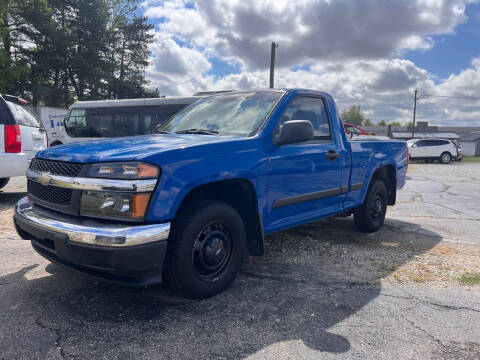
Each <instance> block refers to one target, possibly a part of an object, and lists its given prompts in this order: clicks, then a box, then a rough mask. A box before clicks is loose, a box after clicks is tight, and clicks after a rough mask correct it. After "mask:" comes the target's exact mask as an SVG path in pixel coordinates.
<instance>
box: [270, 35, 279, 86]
mask: <svg viewBox="0 0 480 360" xmlns="http://www.w3.org/2000/svg"><path fill="white" fill-rule="evenodd" d="M277 47H278V45H277V44H275V43H274V42H272V50H271V52H270V88H271V89H272V88H273V87H274V81H273V73H274V71H275V48H277Z"/></svg>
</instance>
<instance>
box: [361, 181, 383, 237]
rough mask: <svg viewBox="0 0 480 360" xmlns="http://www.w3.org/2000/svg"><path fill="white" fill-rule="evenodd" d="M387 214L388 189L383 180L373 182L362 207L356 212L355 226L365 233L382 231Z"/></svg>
mask: <svg viewBox="0 0 480 360" xmlns="http://www.w3.org/2000/svg"><path fill="white" fill-rule="evenodd" d="M386 213H387V187H386V186H385V184H384V183H383V181H381V180H376V179H374V180H372V182H371V184H370V187H369V189H368V192H367V195H366V196H365V200H364V202H363V204H362V206H360V207H358V208H357V209H355V211H354V217H355V225H356V226H357V228H358V229H359V230H361V231H363V232H369V233H371V232H375V231H377V230H378V229H380V228H381V227H382V225H383V223H384V221H385V214H386Z"/></svg>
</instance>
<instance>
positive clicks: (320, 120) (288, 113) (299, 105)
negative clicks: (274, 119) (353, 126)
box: [279, 97, 332, 140]
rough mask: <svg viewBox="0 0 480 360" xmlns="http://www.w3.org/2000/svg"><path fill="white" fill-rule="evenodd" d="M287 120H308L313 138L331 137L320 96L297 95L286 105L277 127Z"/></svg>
mask: <svg viewBox="0 0 480 360" xmlns="http://www.w3.org/2000/svg"><path fill="white" fill-rule="evenodd" d="M289 120H308V121H310V122H311V123H312V126H313V133H314V135H315V139H319V140H329V139H331V138H332V136H331V132H330V122H329V121H328V114H327V109H326V108H325V103H324V102H323V100H322V99H320V98H312V97H297V98H295V99H294V100H292V102H291V103H290V104H289V105H288V107H287V109H286V110H285V112H284V113H283V115H282V117H281V118H280V122H279V128H280V127H281V126H282V125H283V123H284V122H286V121H289Z"/></svg>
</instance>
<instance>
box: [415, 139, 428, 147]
mask: <svg viewBox="0 0 480 360" xmlns="http://www.w3.org/2000/svg"><path fill="white" fill-rule="evenodd" d="M415 144H417V146H418V147H423V146H428V144H427V141H426V140H419V141H417V142H416V143H415Z"/></svg>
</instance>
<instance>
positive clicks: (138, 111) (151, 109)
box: [65, 104, 187, 137]
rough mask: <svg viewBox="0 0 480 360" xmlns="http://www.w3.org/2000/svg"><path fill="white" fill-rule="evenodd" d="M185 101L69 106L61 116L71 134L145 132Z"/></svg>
mask: <svg viewBox="0 0 480 360" xmlns="http://www.w3.org/2000/svg"><path fill="white" fill-rule="evenodd" d="M186 106H187V104H165V105H153V106H123V107H120V106H116V107H99V108H86V109H82V108H73V109H72V110H71V111H70V113H69V114H68V117H67V119H66V120H65V129H66V131H67V134H68V135H69V136H71V137H117V136H134V135H142V134H149V133H151V132H152V130H153V129H154V128H155V126H157V125H159V124H162V123H164V122H165V121H166V120H167V119H168V118H169V117H171V116H172V115H173V114H175V113H177V112H178V111H180V110H182V109H183V108H184V107H186Z"/></svg>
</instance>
